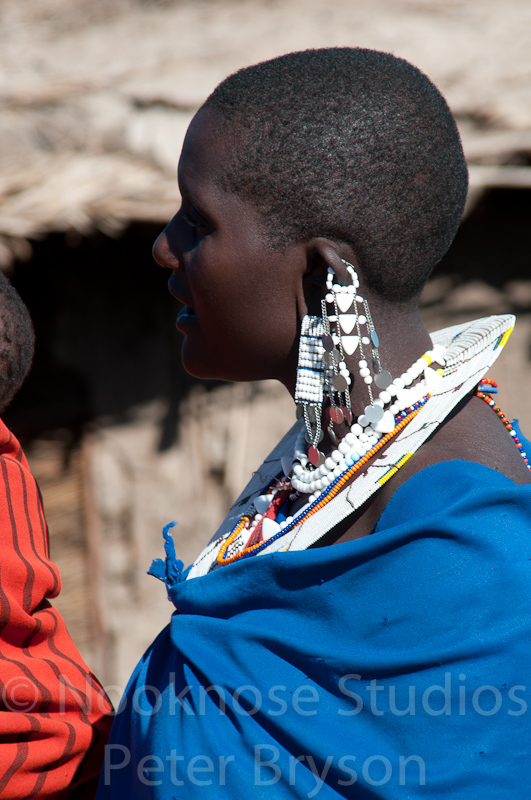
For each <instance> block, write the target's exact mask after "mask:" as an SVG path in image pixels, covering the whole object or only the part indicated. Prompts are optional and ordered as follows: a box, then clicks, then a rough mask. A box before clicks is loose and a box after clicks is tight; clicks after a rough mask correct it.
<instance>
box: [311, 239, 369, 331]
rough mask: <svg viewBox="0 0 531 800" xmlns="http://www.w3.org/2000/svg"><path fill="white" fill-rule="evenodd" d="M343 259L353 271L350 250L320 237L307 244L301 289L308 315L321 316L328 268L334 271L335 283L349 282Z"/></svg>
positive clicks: (354, 263) (353, 263)
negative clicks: (350, 265)
mask: <svg viewBox="0 0 531 800" xmlns="http://www.w3.org/2000/svg"><path fill="white" fill-rule="evenodd" d="M347 251H348V252H347ZM343 258H344V259H345V261H348V262H349V264H352V266H353V267H354V268H355V269H356V268H357V259H356V256H355V254H354V252H353V250H352V248H350V247H346V246H345V245H343V244H341V245H339V244H338V243H336V242H333V241H332V240H331V239H324V238H321V237H318V238H315V239H311V240H310V241H309V242H308V243H307V245H306V272H305V274H304V277H303V287H304V297H305V300H306V306H307V309H308V310H307V313H308V314H315V315H316V316H321V300H322V299H323V298H324V296H325V293H326V277H327V274H328V269H329V268H331V269H332V270H333V271H334V275H335V278H334V282H335V283H339V284H340V285H348V284H349V283H350V282H351V279H350V277H349V274H348V272H347V267H346V265H345V263H344V261H343Z"/></svg>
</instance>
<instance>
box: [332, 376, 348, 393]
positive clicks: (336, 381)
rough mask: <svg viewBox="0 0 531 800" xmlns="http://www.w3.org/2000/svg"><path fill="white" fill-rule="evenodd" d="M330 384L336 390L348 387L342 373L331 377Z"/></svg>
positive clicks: (345, 389) (343, 390)
mask: <svg viewBox="0 0 531 800" xmlns="http://www.w3.org/2000/svg"><path fill="white" fill-rule="evenodd" d="M332 386H333V387H334V389H335V390H336V392H346V391H347V389H348V383H347V379H346V378H345V376H344V375H334V377H333V378H332Z"/></svg>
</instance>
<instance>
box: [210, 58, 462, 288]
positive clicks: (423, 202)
mask: <svg viewBox="0 0 531 800" xmlns="http://www.w3.org/2000/svg"><path fill="white" fill-rule="evenodd" d="M203 108H211V109H212V110H214V111H215V112H219V119H220V125H221V126H222V128H225V127H228V128H230V129H237V130H238V129H239V130H243V131H244V132H247V134H248V135H246V136H243V137H235V138H236V140H238V139H239V140H240V144H239V145H235V150H234V152H233V156H232V157H229V159H228V162H227V164H226V166H225V168H224V172H223V176H222V184H223V188H224V189H226V190H229V191H233V192H235V193H236V194H237V195H239V196H240V197H242V198H245V199H246V200H249V201H250V202H251V203H253V204H254V205H255V206H256V207H257V208H258V209H259V210H260V211H261V212H263V218H264V221H265V223H266V229H267V231H268V233H269V234H270V235H271V238H272V240H273V242H274V243H276V244H278V245H280V246H282V245H286V244H288V242H290V241H305V240H309V239H311V238H313V237H316V236H322V237H326V238H331V239H334V240H338V241H342V242H346V243H348V244H350V245H351V246H352V247H353V248H354V250H355V252H356V254H357V256H358V258H359V264H360V270H361V272H362V274H363V276H364V278H365V280H366V282H367V284H368V286H369V287H370V288H371V289H372V290H373V291H374V292H375V293H377V294H378V295H379V296H380V297H381V298H382V299H385V300H387V301H390V302H395V303H402V302H408V301H411V300H412V299H415V298H416V297H418V295H419V294H420V292H421V290H422V287H423V286H424V283H425V282H426V280H427V279H428V277H429V275H430V272H431V271H432V269H433V267H434V266H435V265H436V264H437V263H438V262H439V261H440V260H441V258H442V257H443V255H444V254H445V253H446V251H447V250H448V248H449V246H450V244H451V243H452V240H453V238H454V236H455V234H456V231H457V228H458V226H459V222H460V219H461V215H462V212H463V208H464V204H465V199H466V193H467V186H468V173H467V168H466V163H465V158H464V154H463V149H462V146H461V141H460V138H459V133H458V130H457V127H456V124H455V121H454V119H453V117H452V115H451V113H450V110H449V108H448V106H447V104H446V101H445V100H444V98H443V97H442V95H441V94H440V92H439V91H438V89H437V88H436V87H435V86H434V85H433V83H431V81H430V80H429V79H428V78H427V77H426V76H425V75H424V74H423V73H422V72H421V71H420V70H418V69H417V68H416V67H414V66H413V65H412V64H409V63H408V62H407V61H404V60H403V59H401V58H396V57H395V56H393V55H390V54H389V53H381V52H378V51H374V50H365V49H361V48H329V49H322V50H305V51H302V52H296V53H289V54H287V55H284V56H281V57H279V58H274V59H272V60H271V61H265V62H263V63H261V64H256V65H255V66H252V67H247V68H245V69H242V70H240V71H239V72H236V73H235V74H234V75H231V76H229V77H228V78H226V79H225V80H224V81H223V82H222V83H221V84H220V85H219V86H218V87H217V88H216V89H215V90H214V92H213V93H212V94H211V95H210V97H209V98H208V99H207V100H206V102H205V104H204V106H203Z"/></svg>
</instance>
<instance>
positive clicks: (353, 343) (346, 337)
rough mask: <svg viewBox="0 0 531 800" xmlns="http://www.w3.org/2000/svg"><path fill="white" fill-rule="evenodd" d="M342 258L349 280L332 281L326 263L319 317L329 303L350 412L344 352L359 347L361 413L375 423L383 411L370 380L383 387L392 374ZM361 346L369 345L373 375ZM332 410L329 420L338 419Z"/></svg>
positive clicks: (353, 274)
mask: <svg viewBox="0 0 531 800" xmlns="http://www.w3.org/2000/svg"><path fill="white" fill-rule="evenodd" d="M342 261H343V264H345V266H346V268H347V272H348V274H349V276H350V278H351V280H352V283H351V284H350V285H347V286H341V285H340V284H338V283H335V282H334V277H335V276H334V272H333V270H332V269H331V268H330V267H329V268H328V275H327V281H326V287H327V294H326V297H325V301H324V313H323V318H325V315H326V304H329V305H333V307H334V313H333V314H332V315H328V320H329V322H335V323H336V325H337V328H336V335H335V338H334V341H335V342H336V343H337V345H338V348H339V350H340V352H341V355H342V362H343V363H342V364H341V365H340V366H341V368H342V369H341V370H340V374H341V377H344V378H345V382H346V383H347V386H346V387H345V388H344V389H343V391H345V392H346V396H345V400H346V408H347V409H348V411H349V412H350V394H349V392H348V386H350V384H351V380H350V376H349V373H348V370H347V369H346V364H345V355H344V354H345V353H347V354H348V355H353V353H354V352H355V351H356V349H357V348H359V353H360V356H361V357H360V359H359V361H358V365H359V368H360V377H361V378H362V379H363V381H364V382H365V384H366V385H367V390H368V393H369V404H368V405H367V406H366V407H365V410H364V414H365V416H366V417H367V419H368V421H369V422H371V423H379V422H380V421H381V420H382V419H383V417H384V414H385V412H384V410H383V403H382V402H381V400H380V399H377V400H375V399H374V397H373V392H372V383H373V381H374V383H375V384H376V386H378V388H379V389H387V387H388V386H389V385H390V384H391V383H392V380H393V378H392V376H391V373H390V372H388V371H387V370H384V369H382V364H381V361H380V353H379V346H380V342H379V339H378V334H377V333H376V330H375V327H374V323H373V320H372V316H371V312H370V309H369V304H368V302H367V300H365V299H364V298H363V297H361V296H360V295H359V294H358V293H357V290H358V289H359V285H360V283H359V278H358V275H357V273H356V270H355V269H354V267H353V266H352V264H349V262H348V261H345V260H344V259H342ZM358 304H359V305H360V306H361V309H360V311H358ZM362 312H363V313H362ZM325 327H326V321H325ZM363 327H365V328H366V332H365V333H364V332H363V330H362V328H363ZM354 328H356V334H355V335H354V334H352V331H353V330H354ZM365 346H370V347H371V348H372V359H371V360H372V368H373V370H372V371H373V373H374V376H373V375H372V374H371V369H370V367H369V362H368V360H367V357H366V356H365V352H364V347H365ZM325 348H326V343H325ZM338 381H341V378H338ZM332 383H333V386H334V388H335V387H336V386H338V384H337V383H335V382H334V381H333V382H332ZM341 386H343V384H341ZM332 413H333V417H332V419H333V421H338V422H341V421H342V419H337V420H336V419H335V418H334V416H335V412H332ZM349 416H350V419H348V420H347V421H348V422H349V423H350V421H351V419H352V413H351V412H350V415H349Z"/></svg>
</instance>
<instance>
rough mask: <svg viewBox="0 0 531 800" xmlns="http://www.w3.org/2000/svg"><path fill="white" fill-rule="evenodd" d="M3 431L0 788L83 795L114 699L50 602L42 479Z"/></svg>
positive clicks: (54, 576) (56, 583)
mask: <svg viewBox="0 0 531 800" xmlns="http://www.w3.org/2000/svg"><path fill="white" fill-rule="evenodd" d="M3 433H4V434H5V435H4V436H2V434H3ZM8 436H9V437H10V438H9V439H8ZM0 437H1V439H3V442H4V446H1V444H0V544H1V550H0V797H2V798H3V800H10V798H13V800H14V799H15V798H28V797H36V798H59V797H61V798H62V797H64V798H67V797H71V798H74V797H76V798H77V797H80V798H81V797H83V798H86V800H88V798H90V797H94V795H95V791H96V784H97V776H98V773H99V770H100V767H101V762H102V759H103V748H104V745H105V742H106V739H107V736H108V732H109V729H110V725H111V711H112V709H111V705H110V703H109V700H108V698H107V696H106V694H105V692H104V691H103V689H102V687H101V685H100V684H99V683H98V681H97V680H96V678H95V677H94V676H93V675H92V673H91V672H90V670H89V669H88V667H87V666H86V665H85V663H84V662H83V660H82V658H81V656H80V654H79V652H78V650H77V648H76V647H75V645H74V643H73V642H72V640H71V639H70V636H69V634H68V631H67V630H66V627H65V624H64V622H63V620H62V618H61V616H60V614H59V613H58V612H57V611H56V609H55V608H54V607H53V606H52V605H51V604H50V602H49V598H53V597H56V596H57V595H58V594H59V591H60V578H59V573H58V570H57V567H56V566H55V565H54V564H53V563H52V562H51V561H50V560H49V553H48V531H47V527H46V522H45V520H44V514H43V509H42V502H41V497H40V493H39V489H38V487H37V484H36V482H35V479H34V478H33V476H32V475H31V472H30V470H29V467H28V465H27V462H26V459H25V457H24V454H23V452H22V450H21V449H20V445H19V444H18V442H17V441H16V439H15V438H14V437H13V436H12V435H10V434H9V431H8V430H7V428H5V426H3V430H1V429H0ZM1 439H0V441H1Z"/></svg>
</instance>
